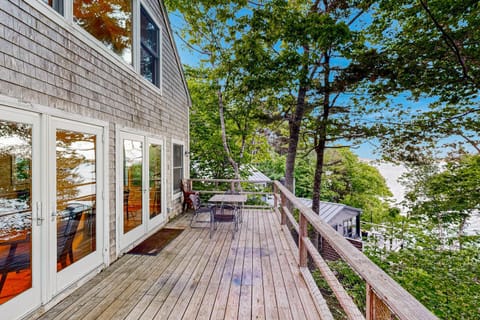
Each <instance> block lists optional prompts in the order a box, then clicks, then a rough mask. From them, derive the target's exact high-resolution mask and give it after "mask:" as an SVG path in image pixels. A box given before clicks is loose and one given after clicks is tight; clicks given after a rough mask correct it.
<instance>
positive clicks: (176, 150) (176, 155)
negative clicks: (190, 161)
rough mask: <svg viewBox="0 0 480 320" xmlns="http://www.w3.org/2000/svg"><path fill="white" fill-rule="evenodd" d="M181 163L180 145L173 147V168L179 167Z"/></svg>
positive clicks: (181, 152) (181, 151) (181, 149)
mask: <svg viewBox="0 0 480 320" xmlns="http://www.w3.org/2000/svg"><path fill="white" fill-rule="evenodd" d="M182 163H183V146H182V145H181V144H174V145H173V166H174V167H181V166H182Z"/></svg>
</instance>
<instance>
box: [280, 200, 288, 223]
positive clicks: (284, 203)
mask: <svg viewBox="0 0 480 320" xmlns="http://www.w3.org/2000/svg"><path fill="white" fill-rule="evenodd" d="M280 198H281V201H282V204H281V205H282V207H281V208H280V209H281V210H280V212H281V214H282V215H281V220H280V224H281V225H284V224H286V223H287V215H286V214H285V210H284V209H283V208H285V207H286V206H287V198H286V197H285V195H284V194H283V192H280Z"/></svg>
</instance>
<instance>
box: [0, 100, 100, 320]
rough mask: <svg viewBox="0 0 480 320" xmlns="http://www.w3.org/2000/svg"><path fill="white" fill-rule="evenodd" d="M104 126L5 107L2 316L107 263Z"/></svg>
mask: <svg viewBox="0 0 480 320" xmlns="http://www.w3.org/2000/svg"><path fill="white" fill-rule="evenodd" d="M102 136H103V127H99V126H92V125H87V124H81V123H80V122H78V121H75V122H74V121H68V120H62V119H58V118H55V117H52V116H48V115H43V114H40V113H34V112H27V111H22V110H17V109H13V108H8V107H3V106H0V318H1V319H18V318H21V317H23V316H24V315H26V314H28V313H29V312H31V311H33V310H34V309H36V308H38V307H39V306H40V305H41V304H42V303H45V302H48V301H49V300H50V299H51V298H52V297H53V296H55V295H57V294H58V293H60V292H61V291H62V290H63V289H64V288H66V287H67V286H69V285H70V284H72V283H73V282H75V281H77V280H79V279H80V278H81V277H83V276H85V275H86V274H88V273H89V272H90V271H92V270H94V269H95V268H97V267H98V266H100V265H101V264H102V263H103V255H102V252H103V250H104V247H105V246H104V244H103V239H104V237H103V225H104V222H103V220H104V218H103V199H102V191H103V185H104V173H103V161H104V159H103V142H102Z"/></svg>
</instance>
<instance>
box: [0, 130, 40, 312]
mask: <svg viewBox="0 0 480 320" xmlns="http://www.w3.org/2000/svg"><path fill="white" fill-rule="evenodd" d="M31 172H32V125H30V124H22V123H17V122H11V121H0V304H3V303H5V302H7V301H9V300H10V299H12V298H14V297H16V296H18V295H19V294H21V293H22V292H25V291H26V290H28V289H30V288H32V218H33V217H32V201H31V200H32V199H31V192H32V177H31Z"/></svg>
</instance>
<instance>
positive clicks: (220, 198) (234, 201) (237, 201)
mask: <svg viewBox="0 0 480 320" xmlns="http://www.w3.org/2000/svg"><path fill="white" fill-rule="evenodd" d="M208 202H215V203H220V206H222V205H223V204H229V205H233V206H234V207H237V208H238V211H239V213H238V216H239V222H242V207H243V204H244V203H245V202H247V196H246V195H244V194H225V193H224V194H216V195H214V196H213V197H211V198H210V199H209V200H208Z"/></svg>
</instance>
